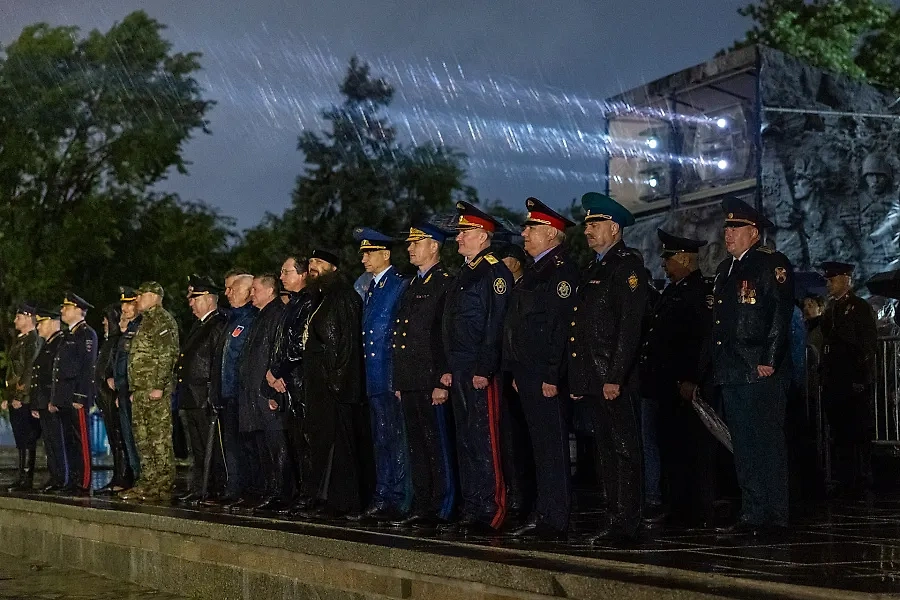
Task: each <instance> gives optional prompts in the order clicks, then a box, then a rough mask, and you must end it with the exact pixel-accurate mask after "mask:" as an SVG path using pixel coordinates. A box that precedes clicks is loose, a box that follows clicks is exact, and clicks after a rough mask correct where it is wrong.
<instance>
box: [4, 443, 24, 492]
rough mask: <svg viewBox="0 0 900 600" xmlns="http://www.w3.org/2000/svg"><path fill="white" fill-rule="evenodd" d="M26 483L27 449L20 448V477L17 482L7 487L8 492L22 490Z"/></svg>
mask: <svg viewBox="0 0 900 600" xmlns="http://www.w3.org/2000/svg"><path fill="white" fill-rule="evenodd" d="M24 483H25V450H22V449H21V448H19V477H18V478H17V479H16V481H15V483H13V484H12V485H11V486H9V487H8V488H6V491H7V492H21V491H22V486H23V485H24Z"/></svg>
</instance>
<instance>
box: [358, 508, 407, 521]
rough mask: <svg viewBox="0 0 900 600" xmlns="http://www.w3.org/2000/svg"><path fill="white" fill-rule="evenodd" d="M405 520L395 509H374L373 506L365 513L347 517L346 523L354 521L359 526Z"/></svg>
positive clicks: (404, 516)
mask: <svg viewBox="0 0 900 600" xmlns="http://www.w3.org/2000/svg"><path fill="white" fill-rule="evenodd" d="M405 518H406V515H404V514H403V513H401V512H400V511H398V510H397V509H395V508H387V507H385V508H375V507H374V506H373V507H371V508H369V509H368V510H367V511H365V512H362V513H359V514H356V515H348V516H347V520H348V521H355V522H357V523H359V524H361V525H372V524H375V523H391V522H393V521H399V520H402V519H405Z"/></svg>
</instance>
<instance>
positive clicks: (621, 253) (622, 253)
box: [616, 248, 634, 256]
mask: <svg viewBox="0 0 900 600" xmlns="http://www.w3.org/2000/svg"><path fill="white" fill-rule="evenodd" d="M616 254H618V255H619V256H634V255H633V254H632V253H631V252H630V251H629V250H628V249H627V248H619V249H618V250H617V251H616Z"/></svg>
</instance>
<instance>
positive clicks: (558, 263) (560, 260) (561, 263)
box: [556, 254, 566, 267]
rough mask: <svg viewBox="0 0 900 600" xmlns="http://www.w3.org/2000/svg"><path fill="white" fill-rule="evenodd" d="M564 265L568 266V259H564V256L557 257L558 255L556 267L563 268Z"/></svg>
mask: <svg viewBox="0 0 900 600" xmlns="http://www.w3.org/2000/svg"><path fill="white" fill-rule="evenodd" d="M564 264H566V259H564V258H563V257H562V256H560V255H558V254H557V255H556V266H557V267H560V266H562V265H564Z"/></svg>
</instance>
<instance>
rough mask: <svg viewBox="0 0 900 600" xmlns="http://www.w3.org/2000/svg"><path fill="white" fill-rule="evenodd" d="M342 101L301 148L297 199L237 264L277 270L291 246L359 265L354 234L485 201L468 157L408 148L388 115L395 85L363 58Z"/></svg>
mask: <svg viewBox="0 0 900 600" xmlns="http://www.w3.org/2000/svg"><path fill="white" fill-rule="evenodd" d="M340 92H341V95H342V96H343V101H342V103H341V104H338V105H334V106H331V107H330V108H328V109H326V110H324V111H323V112H322V118H323V120H324V121H325V129H324V130H323V131H320V132H319V131H309V130H307V131H303V132H302V133H301V134H300V137H299V141H298V145H297V146H298V150H300V152H302V153H303V156H304V159H305V163H306V168H305V170H304V172H303V173H302V174H301V175H300V176H299V177H298V178H297V183H296V186H295V189H294V192H293V196H292V203H291V206H290V207H289V208H288V210H287V211H286V212H285V213H284V214H283V215H281V216H276V215H268V216H267V217H266V218H265V219H264V221H263V222H262V223H261V224H260V225H259V226H257V227H255V228H252V229H250V230H249V231H247V232H246V236H245V239H244V242H243V243H242V245H241V246H240V247H239V248H238V249H237V251H236V259H235V260H236V263H237V264H241V265H244V266H246V267H247V268H250V269H252V270H270V269H274V268H275V267H276V266H277V264H278V262H279V261H280V260H281V258H282V257H283V256H285V254H287V253H288V252H291V251H296V252H300V253H302V254H304V255H308V253H309V252H310V251H311V250H312V249H314V248H316V247H326V248H330V249H332V250H334V251H336V252H338V254H339V255H341V256H342V259H343V260H344V261H346V264H348V265H353V264H357V263H358V260H359V259H358V255H357V252H356V250H355V248H356V245H355V244H354V242H353V238H352V233H353V230H354V229H355V228H356V227H360V226H368V227H373V228H375V229H377V230H379V231H382V232H384V233H386V234H389V235H391V234H399V233H400V232H401V230H402V229H403V228H404V227H408V226H409V224H410V222H411V221H416V220H418V219H423V218H428V217H430V216H432V215H433V214H435V213H437V212H441V211H449V210H452V209H453V207H454V203H455V202H456V200H457V199H460V198H463V199H469V200H472V201H477V197H476V194H475V191H474V189H473V188H471V187H470V186H467V185H465V183H464V179H465V160H466V157H465V156H464V155H463V154H461V153H459V152H456V151H455V150H453V149H450V148H446V147H443V146H437V145H434V144H430V143H428V144H422V145H404V144H401V143H400V142H399V141H398V140H397V134H396V131H395V129H394V127H393V126H392V125H391V124H390V122H389V121H388V120H387V118H386V117H385V116H384V114H383V113H384V109H385V108H387V107H388V106H389V105H390V104H391V101H392V100H393V95H394V89H393V87H391V85H390V84H389V83H388V82H387V81H386V80H385V79H383V78H380V77H375V76H373V75H372V73H371V71H370V68H369V66H368V65H367V64H366V63H364V62H361V61H359V60H358V59H357V58H356V57H354V58H352V59H351V60H350V63H349V66H348V68H347V73H346V76H345V78H344V80H343V82H342V83H341V86H340Z"/></svg>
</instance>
